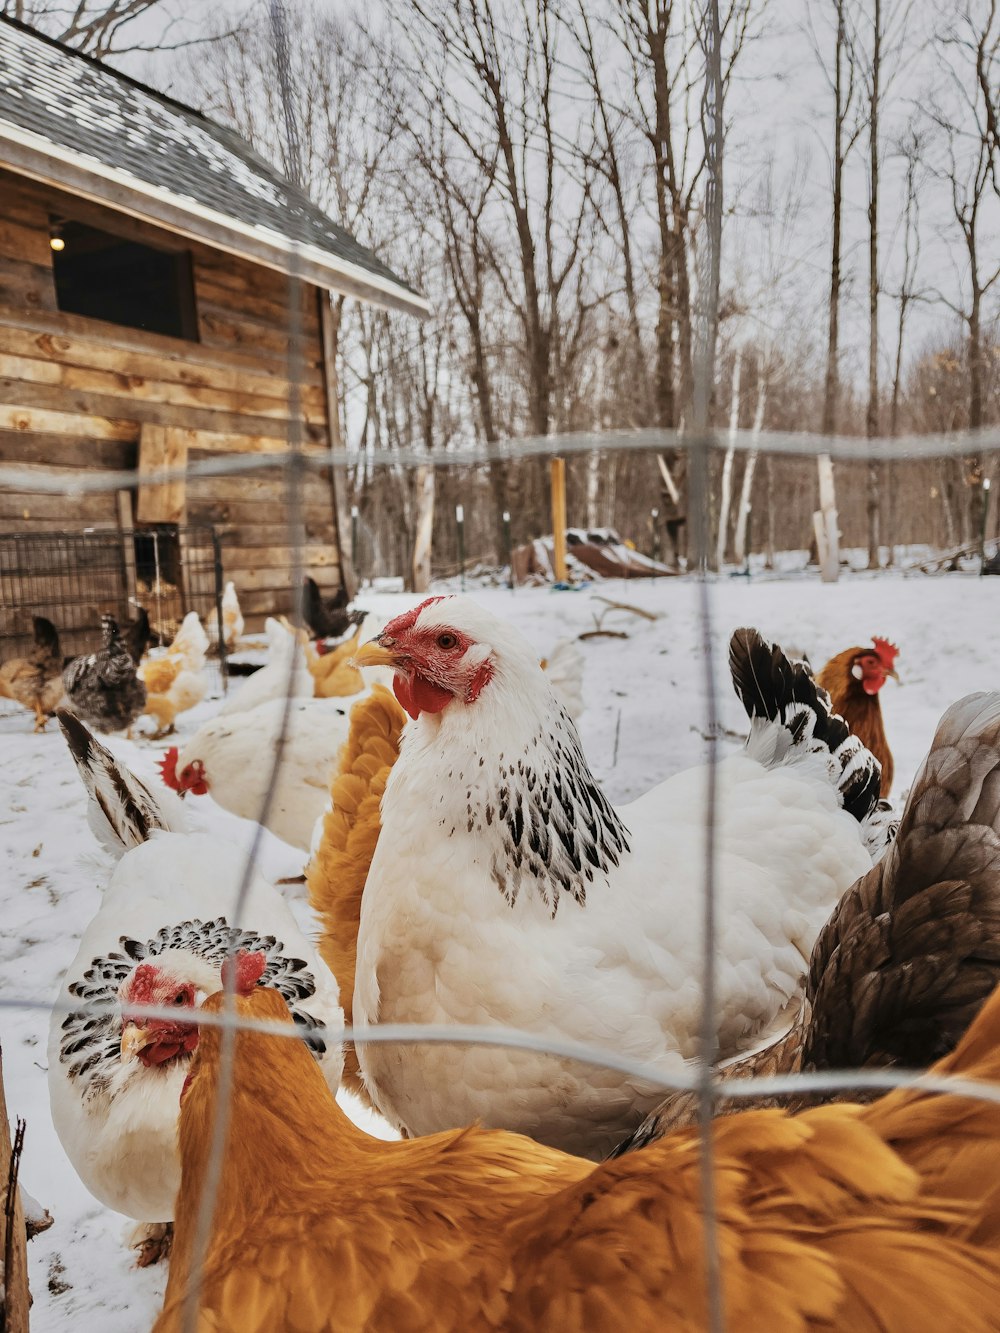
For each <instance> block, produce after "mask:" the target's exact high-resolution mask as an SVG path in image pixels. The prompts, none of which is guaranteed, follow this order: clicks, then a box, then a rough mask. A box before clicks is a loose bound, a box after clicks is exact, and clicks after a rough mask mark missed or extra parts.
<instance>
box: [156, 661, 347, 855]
mask: <svg viewBox="0 0 1000 1333" xmlns="http://www.w3.org/2000/svg"><path fill="white" fill-rule="evenodd" d="M254 679H255V677H251V678H250V682H249V683H251V684H252V683H253V680H254ZM353 702H354V700H353V699H312V698H309V699H293V700H292V701H291V703H290V705H289V708H288V724H287V727H286V728H285V737H284V745H283V748H282V752H281V765H280V767H279V769H278V773H277V776H276V779H275V782H274V788H273V792H272V795H271V799H270V802H269V803H268V807H267V810H266V811H265V810H264V800H265V797H266V796H267V793H268V790H269V788H270V786H271V769H272V765H273V756H274V753H275V747H276V745H277V742H278V737H279V735H280V733H281V730H282V722H283V719H284V716H285V700H284V699H274V700H272V701H271V702H270V703H264V704H260V705H259V707H257V708H252V709H250V710H249V711H248V712H242V713H228V714H223V713H219V714H218V715H217V716H215V717H213V718H211V719H210V720H209V721H208V722H206V723H205V724H204V725H203V726H202V727H200V728H199V729H198V731H197V732H195V734H194V735H193V736H192V737H191V739H190V740H189V741H187V742H185V744H184V745H183V747H182V748H181V749H180V750H178V748H177V747H176V746H173V747H171V749H169V750H168V751H167V753H166V755H165V756H164V759H163V762H162V765H161V772H162V774H163V781H164V782H165V783H166V785H167V786H168V787H170V788H172V789H173V790H174V791H177V792H181V793H188V792H190V793H191V794H192V795H195V796H204V795H206V794H208V795H211V796H212V797H213V798H214V799H215V801H217V802H218V804H219V805H221V806H222V807H223V809H225V810H228V811H229V812H230V813H231V814H234V815H240V816H241V817H242V818H243V819H252V820H256V821H258V822H262V823H263V824H264V826H265V827H266V828H268V829H270V831H271V832H272V833H273V834H274V835H275V837H277V838H281V839H282V841H284V842H287V843H290V844H291V846H293V847H301V848H302V849H303V850H304V851H308V850H309V847H310V843H311V841H312V836H313V828H314V826H315V824H316V821H317V820H318V819H319V818H320V816H321V815H322V814H323V812H324V810H325V809H326V807H327V803H328V801H329V796H330V777H331V774H332V772H333V769H334V765H335V764H336V761H337V755H338V753H339V752H340V747H341V746H342V745H343V743H344V741H345V740H346V739H347V730H348V713H349V712H350V707H351V704H352V703H353ZM262 813H263V819H261V815H262Z"/></svg>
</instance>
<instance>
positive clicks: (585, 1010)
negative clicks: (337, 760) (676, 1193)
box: [354, 597, 879, 1157]
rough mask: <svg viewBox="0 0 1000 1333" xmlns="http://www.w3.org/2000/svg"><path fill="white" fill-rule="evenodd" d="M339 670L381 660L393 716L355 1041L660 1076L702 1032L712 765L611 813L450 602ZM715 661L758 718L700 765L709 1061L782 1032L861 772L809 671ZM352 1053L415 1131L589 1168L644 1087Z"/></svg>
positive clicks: (417, 1052) (872, 776)
mask: <svg viewBox="0 0 1000 1333" xmlns="http://www.w3.org/2000/svg"><path fill="white" fill-rule="evenodd" d="M356 660H357V662H358V664H359V665H361V666H364V665H367V664H371V665H379V666H392V667H393V668H394V669H395V672H396V680H395V686H394V688H395V692H396V696H397V698H398V699H399V701H400V703H402V704H403V706H404V708H405V709H406V710H407V712H408V713H409V714H410V717H411V718H412V719H413V721H412V722H411V723H409V724H408V725H407V727H406V728H405V729H404V732H403V738H402V745H401V750H400V756H399V759H398V760H397V762H396V764H395V765H394V767H393V769H392V772H391V775H390V776H389V779H388V782H387V785H386V788H385V794H384V796H383V799H382V810H381V822H382V828H381V834H380V836H379V840H378V844H377V847H376V850H375V855H374V858H373V860H372V864H371V868H370V871H369V874H368V878H367V882H366V885H365V889H364V896H363V900H362V907H361V921H360V931H359V936H358V950H357V979H356V986H355V993H354V1023H355V1025H356V1026H358V1027H361V1028H363V1027H365V1026H366V1025H368V1024H374V1023H378V1022H381V1023H386V1022H388V1023H465V1024H480V1025H494V1026H495V1025H497V1024H505V1025H509V1026H511V1027H514V1028H518V1029H521V1030H523V1031H528V1032H533V1033H537V1034H539V1035H540V1036H543V1037H545V1036H551V1037H558V1038H562V1039H569V1040H575V1041H577V1042H586V1043H589V1044H590V1045H591V1046H592V1047H594V1048H598V1049H601V1048H603V1049H605V1050H609V1051H614V1052H616V1053H618V1054H624V1055H627V1056H630V1057H632V1058H633V1059H636V1060H642V1061H645V1062H648V1063H649V1064H650V1065H651V1066H653V1067H654V1068H656V1069H657V1070H659V1071H661V1072H663V1073H668V1072H670V1071H676V1070H677V1069H678V1068H679V1067H681V1066H682V1064H683V1062H684V1061H685V1060H687V1059H690V1058H691V1057H692V1056H694V1055H695V1054H696V1053H697V1049H698V1037H699V1028H700V1020H701V983H700V976H699V966H700V959H701V951H702V885H703V882H704V852H705V832H704V829H705V787H706V770H704V769H696V770H693V771H690V772H686V773H680V774H678V775H676V776H675V777H673V778H670V779H668V780H667V781H666V782H663V783H661V784H660V785H659V786H658V787H656V788H654V789H653V790H652V791H650V792H649V793H648V794H647V795H645V796H643V797H641V798H640V799H638V800H636V801H633V802H632V803H631V804H630V805H628V806H624V807H622V808H621V809H619V810H615V809H613V808H612V806H611V805H610V804H609V803H608V801H607V800H606V798H605V797H604V795H603V793H602V792H601V791H600V789H599V787H598V786H597V783H596V782H595V780H594V778H593V776H592V774H591V772H590V770H589V768H588V766H587V762H586V759H585V758H584V755H583V752H582V749H581V746H580V741H579V737H578V735H577V732H576V728H575V726H574V725H573V723H572V722H571V720H570V719H569V717H568V716H567V714H566V711H565V710H564V709H563V708H562V707H560V705H559V703H558V701H557V699H556V697H555V696H554V693H553V691H552V689H551V687H550V685H549V683H548V682H547V680H546V678H545V675H544V673H543V672H542V671H541V670H540V669H539V665H538V660H537V658H536V657H535V655H534V653H533V652H532V650H531V648H530V647H529V645H528V644H527V643H526V642H525V640H524V639H523V638H522V637H521V635H520V634H519V633H518V632H517V631H516V630H515V629H513V627H511V626H510V625H508V624H505V623H504V622H503V621H501V620H499V619H497V618H496V617H495V616H493V615H490V614H489V613H488V612H487V611H485V610H483V609H482V608H481V607H479V606H478V605H476V604H475V603H474V602H472V601H471V600H469V599H467V598H462V597H447V598H432V599H430V600H429V601H427V602H424V603H423V604H422V605H421V606H420V607H418V608H417V609H416V610H414V611H412V612H410V613H408V614H407V615H403V616H399V617H397V618H396V619H395V620H393V621H391V622H390V623H389V625H388V626H387V627H386V629H385V631H384V632H383V634H382V635H381V636H380V638H379V640H377V641H375V642H374V643H372V644H369V645H368V646H366V647H365V648H363V649H361V650H360V652H359V654H358V657H357V659H356ZM731 665H732V668H733V677H734V683H735V685H736V688H737V691H738V692H739V693H740V695H741V698H742V699H743V702H744V704H745V706H746V707H747V710H748V712H749V713H750V715H751V717H752V718H753V723H752V728H751V736H750V740H749V743H748V746H747V750H746V752H745V753H744V754H742V755H740V756H737V757H733V758H728V759H726V760H724V761H723V762H721V763H720V764H719V765H718V769H717V773H718V805H717V810H716V824H715V847H716V858H717V859H716V874H717V894H718V909H717V919H718V923H719V926H718V940H717V954H716V958H717V970H716V1004H717V1040H718V1048H719V1055H720V1057H722V1058H725V1057H727V1056H730V1055H733V1054H736V1053H737V1052H739V1051H741V1050H745V1049H746V1048H747V1047H748V1046H750V1045H751V1044H753V1043H755V1042H758V1041H761V1040H762V1039H763V1038H764V1036H765V1034H776V1033H777V1032H779V1031H780V1030H781V1029H782V1027H783V1026H787V1024H788V1023H789V1022H790V1017H789V1015H788V1012H787V1011H788V1010H790V1009H794V1006H795V1003H796V1000H797V995H798V993H799V990H800V987H801V985H802V982H803V977H804V972H805V969H806V966H807V962H808V958H809V953H810V950H811V947H812V944H813V941H814V940H815V938H816V935H817V933H818V931H819V929H820V928H821V927H822V925H823V923H824V922H825V920H826V918H827V917H828V915H829V913H830V911H831V910H832V908H833V907H834V905H835V904H836V902H837V900H838V899H839V897H840V895H841V894H842V893H843V892H844V891H845V890H846V889H847V888H848V886H849V885H851V884H852V883H853V882H854V880H855V879H857V877H858V876H859V875H861V874H863V873H864V872H865V871H866V870H867V869H868V868H869V867H870V866H871V864H872V855H871V853H870V852H869V850H867V847H866V836H867V835H868V834H869V833H870V834H871V835H872V837H875V836H876V830H874V829H873V828H872V827H871V820H870V816H871V814H872V812H873V811H874V810H875V807H876V803H877V799H878V779H879V774H878V764H877V762H876V761H875V760H874V758H873V757H872V756H871V755H870V754H869V753H868V751H867V750H865V749H864V748H863V747H862V746H861V744H860V742H858V741H857V740H856V738H854V737H852V736H850V734H849V732H848V730H847V727H846V726H845V724H844V723H843V721H842V720H841V719H839V718H837V717H835V716H833V715H831V714H830V712H829V709H828V708H827V706H826V703H825V702H824V698H825V696H823V695H822V693H821V692H818V691H817V688H816V685H815V682H814V681H813V680H812V679H811V677H810V676H809V674H808V672H807V671H806V669H805V668H803V667H801V666H799V667H793V666H791V665H790V664H789V663H788V662H787V661H786V660H785V658H784V657H783V655H782V654H781V652H780V649H774V650H772V649H771V648H770V646H769V645H766V644H764V643H763V641H762V640H760V638H759V636H757V635H756V634H755V632H753V631H738V632H737V634H736V635H735V636H734V641H733V649H732V660H731ZM862 821H864V822H862ZM358 1055H359V1059H360V1064H361V1069H362V1072H363V1074H364V1076H365V1080H366V1083H367V1086H368V1088H369V1090H370V1092H371V1094H372V1098H373V1101H374V1103H375V1105H376V1106H377V1108H378V1109H379V1110H380V1111H381V1112H382V1113H383V1114H384V1115H385V1116H386V1118H387V1119H388V1120H389V1121H390V1122H391V1123H392V1124H393V1125H395V1126H396V1127H397V1128H399V1129H401V1130H405V1131H406V1132H407V1133H408V1134H410V1135H420V1134H428V1133H433V1132H435V1131H438V1130H443V1129H446V1128H453V1127H456V1126H459V1125H465V1124H469V1123H470V1122H472V1121H474V1120H482V1121H483V1123H485V1124H486V1125H488V1126H491V1127H496V1128H505V1129H513V1130H519V1131H521V1132H524V1133H528V1134H530V1135H532V1136H533V1137H534V1138H536V1139H539V1140H541V1141H542V1142H544V1143H548V1144H551V1145H553V1146H558V1147H560V1148H563V1149H566V1150H567V1151H571V1152H576V1153H579V1154H581V1155H585V1156H590V1157H601V1156H603V1155H604V1154H605V1153H606V1152H607V1151H608V1150H609V1149H611V1148H613V1147H614V1146H615V1144H616V1143H617V1142H618V1141H620V1139H621V1138H622V1137H624V1136H625V1135H626V1134H627V1133H629V1132H630V1131H631V1130H632V1129H634V1128H635V1126H636V1125H637V1124H638V1123H639V1121H640V1120H641V1119H642V1117H643V1115H644V1114H645V1112H646V1111H647V1110H649V1109H651V1108H652V1106H653V1105H655V1104H656V1102H657V1101H658V1100H659V1098H660V1097H661V1096H662V1092H661V1091H658V1090H657V1088H655V1087H654V1086H653V1085H652V1084H649V1083H642V1082H640V1081H638V1080H635V1079H631V1078H627V1077H626V1076H624V1075H621V1074H618V1073H616V1072H614V1071H609V1070H606V1069H603V1068H600V1067H595V1066H592V1065H582V1064H579V1063H577V1062H573V1061H570V1060H566V1059H561V1058H557V1057H553V1056H548V1055H544V1054H536V1053H532V1052H524V1051H515V1050H510V1049H504V1048H499V1047H476V1046H469V1045H457V1044H456V1045H447V1044H438V1043H434V1044H431V1043H427V1044H413V1045H406V1046H395V1045H383V1044H371V1045H367V1046H366V1045H365V1044H363V1043H359V1044H358Z"/></svg>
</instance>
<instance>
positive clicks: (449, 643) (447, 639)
mask: <svg viewBox="0 0 1000 1333" xmlns="http://www.w3.org/2000/svg"><path fill="white" fill-rule="evenodd" d="M457 643H458V639H457V638H456V637H455V635H454V634H439V635H438V637H437V645H438V647H439V648H454V647H455V645H456V644H457Z"/></svg>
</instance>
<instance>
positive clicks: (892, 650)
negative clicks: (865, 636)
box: [872, 634, 899, 671]
mask: <svg viewBox="0 0 1000 1333" xmlns="http://www.w3.org/2000/svg"><path fill="white" fill-rule="evenodd" d="M872 643H873V644H874V645H875V654H876V656H877V657H878V659H879V661H880V662H881V663H882V665H883V666H884V667H885V669H886V671H892V669H893V666H894V664H895V661H896V658H897V657H898V656H899V649H898V648H897V647H896V645H895V644H894V643H890V642H889V640H888V639H880V638H879V637H878V635H877V634H873V635H872Z"/></svg>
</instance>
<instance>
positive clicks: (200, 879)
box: [49, 713, 343, 1260]
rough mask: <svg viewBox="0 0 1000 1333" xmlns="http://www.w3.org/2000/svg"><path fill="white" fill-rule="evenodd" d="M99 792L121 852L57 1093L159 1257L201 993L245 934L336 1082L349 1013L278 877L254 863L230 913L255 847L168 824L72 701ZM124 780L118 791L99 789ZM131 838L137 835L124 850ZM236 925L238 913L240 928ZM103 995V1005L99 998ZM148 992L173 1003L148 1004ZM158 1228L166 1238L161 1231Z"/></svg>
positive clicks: (75, 1155) (59, 1029) (110, 1190)
mask: <svg viewBox="0 0 1000 1333" xmlns="http://www.w3.org/2000/svg"><path fill="white" fill-rule="evenodd" d="M60 722H61V723H62V726H63V729H64V731H65V732H66V735H67V739H68V740H69V743H70V749H71V752H72V754H73V758H74V760H75V761H76V763H77V766H78V768H79V769H80V772H81V775H82V776H83V778H84V783H85V785H86V787H87V790H88V792H89V793H90V797H91V801H95V800H97V801H98V802H99V803H100V804H101V818H102V819H103V820H106V821H107V823H108V825H109V826H110V827H113V828H114V829H115V830H116V832H117V836H118V841H119V843H120V860H119V862H118V865H117V867H116V869H115V871H114V874H113V876H112V878H111V882H110V884H109V885H108V888H107V889H106V891H105V893H104V897H103V900H102V902H101V906H100V909H99V911H98V913H97V915H96V916H95V917H94V919H93V921H92V922H91V923H90V925H89V926H88V928H87V930H86V931H85V933H84V936H83V939H82V941H81V943H80V949H79V952H78V953H77V956H76V958H75V959H74V961H73V962H72V963H71V964H70V967H69V969H68V971H67V973H66V977H65V980H64V983H63V986H62V989H61V992H60V997H59V999H60V1005H59V1006H58V1007H57V1008H56V1009H55V1010H54V1011H53V1017H52V1023H51V1028H50V1035H49V1095H50V1100H51V1105H52V1118H53V1122H54V1124H55V1127H56V1131H57V1133H58V1135H59V1138H60V1140H61V1141H62V1144H63V1147H64V1148H65V1150H66V1154H67V1156H68V1157H69V1159H70V1161H71V1162H72V1163H73V1166H74V1167H75V1169H76V1171H77V1172H78V1174H79V1175H80V1178H81V1179H82V1181H83V1183H84V1184H85V1185H86V1186H87V1188H88V1189H89V1190H90V1191H91V1193H92V1194H94V1195H95V1196H96V1197H97V1198H98V1199H100V1200H101V1202H102V1203H104V1204H106V1205H107V1206H108V1207H109V1208H113V1209H115V1210H116V1211H117V1212H120V1213H125V1214H126V1215H127V1216H129V1217H133V1218H135V1219H137V1220H138V1221H140V1222H143V1223H147V1224H158V1225H154V1226H151V1227H149V1228H147V1229H144V1242H148V1243H147V1248H146V1252H145V1256H144V1257H145V1258H146V1259H147V1260H148V1259H150V1258H155V1257H158V1255H159V1249H158V1248H157V1244H156V1242H158V1241H159V1238H160V1237H161V1235H162V1233H163V1231H164V1227H163V1224H164V1223H169V1222H170V1220H171V1219H172V1217H173V1207H174V1197H175V1195H176V1193H177V1186H178V1183H179V1179H180V1164H179V1161H178V1157H177V1145H176V1133H177V1116H178V1110H179V1102H180V1093H181V1087H182V1085H183V1083H184V1079H185V1076H186V1074H187V1069H188V1066H189V1064H190V1059H191V1053H192V1051H193V1050H194V1048H195V1046H196V1045H197V1041H198V1029H197V1026H196V1025H195V1023H194V1022H193V1021H192V1019H193V1012H192V1011H193V1009H194V1008H196V1007H197V1006H198V1005H199V1004H200V1003H201V1002H202V1000H203V999H204V997H205V995H206V994H211V993H212V992H214V991H217V990H218V989H219V968H220V965H221V963H222V961H223V959H224V958H225V957H226V954H227V951H228V950H229V948H230V946H231V945H232V946H233V947H234V948H236V949H247V950H248V951H251V952H258V951H263V953H264V954H265V955H266V957H267V960H268V962H267V968H266V970H265V972H264V975H263V977H262V978H261V985H265V986H274V987H276V988H277V989H278V990H280V991H281V993H282V994H283V995H284V996H285V998H286V999H287V1000H288V1002H289V1004H290V1006H291V1008H292V1014H293V1017H294V1018H295V1020H296V1022H297V1023H299V1024H300V1025H301V1026H302V1028H303V1030H304V1031H305V1032H306V1033H308V1034H310V1035H309V1037H308V1040H309V1044H310V1046H311V1047H312V1049H313V1052H314V1054H315V1055H316V1057H317V1059H318V1060H319V1062H320V1066H321V1068H322V1070H323V1073H324V1076H325V1078H326V1080H327V1082H328V1083H329V1085H330V1087H331V1088H332V1089H334V1090H336V1088H337V1087H338V1085H339V1082H340V1075H341V1069H342V1063H343V1061H342V1052H341V1048H340V1043H339V1040H337V1039H333V1040H331V1039H330V1037H329V1035H328V1034H327V1035H326V1036H324V1034H323V1033H322V1032H321V1031H319V1028H320V1027H324V1026H325V1027H329V1028H330V1029H331V1031H332V1032H333V1033H338V1032H339V1030H340V1028H341V1027H342V1026H343V1014H342V1011H341V1008H340V1002H339V995H338V990H337V983H336V981H335V979H334V977H333V976H332V974H331V973H330V971H329V970H328V968H327V967H326V965H325V964H324V963H323V962H322V961H321V959H320V958H319V956H318V955H317V953H316V951H315V950H314V948H313V947H312V945H311V944H310V943H309V942H308V941H307V940H306V939H305V937H304V936H303V934H302V932H301V931H300V930H299V928H298V926H297V925H296V922H295V919H294V917H293V916H292V914H291V911H290V909H289V908H288V906H287V905H286V903H285V902H284V900H283V899H282V898H281V896H280V895H279V894H278V893H277V891H276V890H274V889H273V888H271V887H270V886H269V885H268V884H266V883H265V882H264V881H263V880H262V879H261V877H260V876H259V875H256V874H255V875H254V876H253V878H252V880H251V883H250V886H249V892H248V894H247V897H246V900H245V903H244V905H243V909H242V911H241V914H240V918H239V921H238V922H237V923H234V924H233V925H231V924H230V923H231V921H232V912H233V909H234V906H235V904H236V898H237V892H238V889H239V886H240V883H241V881H242V877H243V873H244V869H245V864H246V857H245V853H244V852H243V851H242V850H241V849H240V848H239V847H236V846H235V845H233V844H230V843H226V842H220V841H219V840H218V839H217V838H214V837H210V836H208V835H207V834H204V833H187V832H182V831H179V830H177V823H176V819H173V820H171V825H170V827H171V828H172V829H173V830H174V831H166V829H167V821H166V819H165V818H164V817H163V816H162V813H161V812H160V810H159V809H158V807H157V805H156V803H155V801H153V799H152V797H151V794H150V792H149V790H148V788H146V787H145V786H144V785H143V784H140V783H138V782H137V780H136V779H135V778H134V777H133V776H132V775H131V774H130V773H129V772H128V770H127V769H125V768H124V767H122V766H121V765H120V764H118V763H117V762H116V761H115V759H114V757H113V756H112V755H111V754H110V753H109V752H108V751H107V750H106V749H105V748H104V747H103V746H102V745H100V744H98V742H97V741H95V740H94V738H93V737H92V736H90V734H89V733H88V732H87V729H86V728H85V727H84V726H83V725H82V724H81V723H80V722H79V721H78V720H77V719H75V718H74V717H72V715H71V714H68V713H62V714H60ZM112 789H114V790H116V791H117V792H118V793H119V797H120V799H119V800H118V801H117V802H116V803H114V804H111V803H108V802H105V801H102V799H101V796H100V795H99V794H100V793H101V792H107V791H109V790H112ZM126 849H128V850H126ZM234 926H235V927H238V928H234ZM101 1002H103V1003H104V1005H105V1006H106V1007H105V1008H104V1009H102V1010H95V1009H93V1008H92V1007H91V1006H93V1005H95V1004H98V1003H101ZM143 1004H146V1005H150V1004H155V1005H162V1006H169V1007H170V1008H171V1009H174V1008H176V1011H177V1018H176V1020H167V1019H162V1018H149V1019H144V1018H143V1015H142V1012H141V1006H142V1005H143ZM150 1236H152V1237H153V1238H155V1239H154V1240H149V1237H150Z"/></svg>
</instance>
